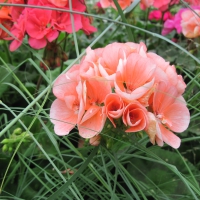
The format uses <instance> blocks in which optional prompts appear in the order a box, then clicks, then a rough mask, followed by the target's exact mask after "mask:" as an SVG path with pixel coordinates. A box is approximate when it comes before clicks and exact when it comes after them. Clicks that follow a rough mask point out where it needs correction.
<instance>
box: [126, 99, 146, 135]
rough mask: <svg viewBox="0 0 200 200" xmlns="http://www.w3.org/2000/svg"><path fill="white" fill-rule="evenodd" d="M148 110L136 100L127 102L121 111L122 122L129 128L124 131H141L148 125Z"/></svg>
mask: <svg viewBox="0 0 200 200" xmlns="http://www.w3.org/2000/svg"><path fill="white" fill-rule="evenodd" d="M147 115H148V112H147V110H146V108H145V107H144V106H143V105H141V104H140V103H139V102H137V101H133V102H131V103H129V104H128V105H127V106H126V107H125V109H124V112H123V122H124V124H125V125H126V126H129V128H128V129H127V130H126V132H137V131H142V130H144V129H145V128H146V127H147V126H148V117H147Z"/></svg>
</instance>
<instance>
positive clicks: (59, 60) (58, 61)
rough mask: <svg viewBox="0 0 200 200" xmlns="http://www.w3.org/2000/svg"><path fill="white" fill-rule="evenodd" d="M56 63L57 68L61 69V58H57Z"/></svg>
mask: <svg viewBox="0 0 200 200" xmlns="http://www.w3.org/2000/svg"><path fill="white" fill-rule="evenodd" d="M55 63H56V67H60V65H61V59H60V58H59V57H56V59H55Z"/></svg>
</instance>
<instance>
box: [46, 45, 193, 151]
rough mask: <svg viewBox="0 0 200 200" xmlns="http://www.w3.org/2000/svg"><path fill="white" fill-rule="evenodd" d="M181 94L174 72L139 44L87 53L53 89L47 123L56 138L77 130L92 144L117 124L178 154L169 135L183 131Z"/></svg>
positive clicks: (175, 139)
mask: <svg viewBox="0 0 200 200" xmlns="http://www.w3.org/2000/svg"><path fill="white" fill-rule="evenodd" d="M185 88H186V84H185V83H184V81H183V78H182V76H181V75H178V74H177V73H176V69H175V67H174V66H173V65H170V64H169V62H166V61H165V60H164V59H163V58H162V57H160V56H158V55H157V54H155V53H149V52H147V48H146V46H145V45H144V44H143V43H140V44H135V43H131V42H128V43H113V44H109V45H108V46H106V47H105V48H99V49H95V50H92V49H90V48H88V49H87V54H86V56H85V57H84V58H83V59H82V61H81V63H80V64H77V65H74V66H73V67H72V68H71V69H70V70H69V71H68V72H67V73H65V74H62V75H60V76H59V77H58V78H57V80H56V82H55V83H54V86H53V93H54V95H55V96H56V100H55V101H54V102H53V104H52V106H51V109H50V118H51V122H52V123H53V124H54V131H55V133H56V134H57V135H67V134H69V132H70V131H71V130H72V129H73V128H74V127H75V126H77V128H78V130H79V134H80V136H82V137H83V138H94V137H97V136H99V134H100V133H101V131H102V130H103V128H104V126H105V122H106V119H107V120H109V121H110V122H111V124H112V125H113V127H118V126H119V123H118V121H119V120H120V121H121V123H120V124H123V125H120V126H123V130H125V132H126V133H129V132H138V131H145V132H146V133H147V134H148V136H149V138H150V141H151V143H152V144H155V143H157V144H158V145H159V146H163V144H164V142H165V143H167V144H168V145H170V146H172V147H173V148H178V147H179V146H180V138H179V137H177V136H176V135H175V134H174V133H173V132H177V133H180V132H182V131H184V130H185V129H186V128H187V127H188V124H189V121H190V113H189V111H188V109H187V107H186V102H185V100H184V98H183V96H182V94H183V93H184V91H185ZM121 134H122V135H123V134H125V133H123V132H122V133H121Z"/></svg>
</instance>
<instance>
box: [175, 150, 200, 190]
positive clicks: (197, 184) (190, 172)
mask: <svg viewBox="0 0 200 200" xmlns="http://www.w3.org/2000/svg"><path fill="white" fill-rule="evenodd" d="M176 152H177V153H178V155H179V156H180V157H181V160H182V161H183V163H184V165H185V166H186V168H187V170H188V172H189V174H190V176H191V177H192V179H193V181H194V183H195V185H196V188H199V183H198V182H197V180H196V179H195V177H194V175H193V174H192V171H191V170H190V168H189V166H188V165H187V163H186V162H185V160H184V158H183V156H182V155H181V154H180V152H179V151H178V150H177V149H176Z"/></svg>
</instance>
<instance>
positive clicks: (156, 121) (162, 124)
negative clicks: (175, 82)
mask: <svg viewBox="0 0 200 200" xmlns="http://www.w3.org/2000/svg"><path fill="white" fill-rule="evenodd" d="M152 109H153V113H154V115H152V114H149V121H150V122H149V126H148V127H147V129H146V131H147V133H148V135H150V136H151V142H152V143H153V144H154V143H155V141H156V143H157V144H158V145H159V146H163V142H165V143H167V144H168V145H170V146H172V147H173V148H178V147H179V146H180V138H179V137H177V136H176V135H175V134H174V133H173V132H171V131H174V132H177V133H180V132H183V131H184V130H186V129H187V127H188V125H189V121H190V113H189V111H188V109H187V107H186V104H185V100H184V99H183V97H182V96H180V95H179V94H178V92H177V89H176V88H175V87H174V86H172V85H170V84H167V85H166V83H164V82H160V83H159V84H158V87H157V89H156V91H155V93H154V97H153V105H152Z"/></svg>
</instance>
